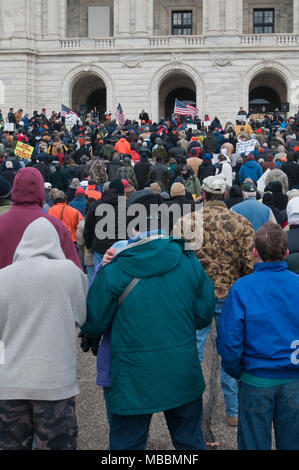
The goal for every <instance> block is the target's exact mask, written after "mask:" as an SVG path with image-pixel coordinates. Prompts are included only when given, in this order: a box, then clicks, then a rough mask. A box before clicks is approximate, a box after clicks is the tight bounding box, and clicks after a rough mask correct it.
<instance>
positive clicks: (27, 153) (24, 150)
mask: <svg viewBox="0 0 299 470" xmlns="http://www.w3.org/2000/svg"><path fill="white" fill-rule="evenodd" d="M33 151H34V147H31V146H30V145H27V144H23V142H18V143H17V146H16V148H15V155H16V156H17V157H20V158H24V159H26V160H29V159H30V158H31V155H32V154H33Z"/></svg>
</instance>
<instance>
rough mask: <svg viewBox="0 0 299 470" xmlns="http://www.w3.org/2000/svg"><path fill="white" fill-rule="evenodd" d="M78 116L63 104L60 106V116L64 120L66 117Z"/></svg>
mask: <svg viewBox="0 0 299 470" xmlns="http://www.w3.org/2000/svg"><path fill="white" fill-rule="evenodd" d="M70 115H71V116H78V117H79V115H78V114H77V113H75V111H73V110H72V109H70V108H68V107H67V106H64V104H62V105H61V116H62V117H64V118H66V117H67V116H70Z"/></svg>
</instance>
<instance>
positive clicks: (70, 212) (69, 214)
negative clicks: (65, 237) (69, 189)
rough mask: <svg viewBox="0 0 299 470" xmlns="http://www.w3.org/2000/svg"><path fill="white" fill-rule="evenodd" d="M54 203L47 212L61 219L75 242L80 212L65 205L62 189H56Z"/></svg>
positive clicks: (80, 217) (80, 216) (80, 218)
mask: <svg viewBox="0 0 299 470" xmlns="http://www.w3.org/2000/svg"><path fill="white" fill-rule="evenodd" d="M53 202H54V205H53V206H52V207H50V209H49V210H48V214H49V215H52V216H53V217H56V218H57V219H59V220H61V221H62V222H63V223H64V224H65V226H66V227H67V228H68V229H69V231H70V233H71V235H72V239H73V242H74V243H75V242H76V233H77V228H78V225H79V223H80V221H81V220H82V218H83V216H82V214H81V213H80V212H79V211H78V210H77V209H74V208H73V207H71V206H69V205H67V203H66V197H65V194H64V193H63V191H59V190H58V191H56V192H55V194H54V198H53Z"/></svg>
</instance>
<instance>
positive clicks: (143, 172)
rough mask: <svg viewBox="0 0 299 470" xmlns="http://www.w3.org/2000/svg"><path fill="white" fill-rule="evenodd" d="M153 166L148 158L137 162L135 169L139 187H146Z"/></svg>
mask: <svg viewBox="0 0 299 470" xmlns="http://www.w3.org/2000/svg"><path fill="white" fill-rule="evenodd" d="M151 166H152V165H151V164H150V162H149V161H148V160H147V159H141V161H140V163H136V165H135V166H134V171H135V174H136V178H137V182H138V189H144V187H145V186H146V183H147V181H148V174H149V170H150V168H151Z"/></svg>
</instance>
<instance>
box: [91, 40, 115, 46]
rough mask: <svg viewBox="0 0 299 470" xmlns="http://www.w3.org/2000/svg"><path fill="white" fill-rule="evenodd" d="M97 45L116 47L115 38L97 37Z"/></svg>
mask: <svg viewBox="0 0 299 470" xmlns="http://www.w3.org/2000/svg"><path fill="white" fill-rule="evenodd" d="M94 42H95V44H94V45H95V47H114V46H115V39H114V38H100V39H95V40H94Z"/></svg>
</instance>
